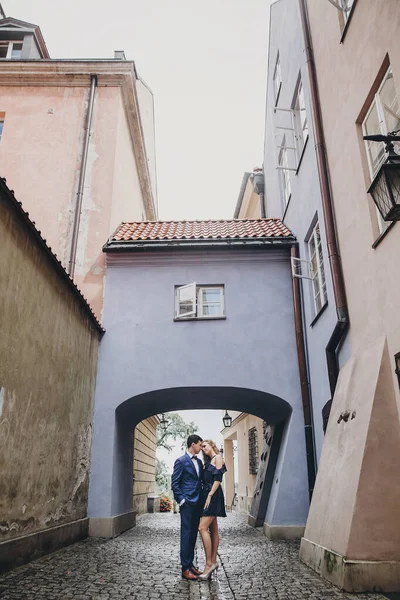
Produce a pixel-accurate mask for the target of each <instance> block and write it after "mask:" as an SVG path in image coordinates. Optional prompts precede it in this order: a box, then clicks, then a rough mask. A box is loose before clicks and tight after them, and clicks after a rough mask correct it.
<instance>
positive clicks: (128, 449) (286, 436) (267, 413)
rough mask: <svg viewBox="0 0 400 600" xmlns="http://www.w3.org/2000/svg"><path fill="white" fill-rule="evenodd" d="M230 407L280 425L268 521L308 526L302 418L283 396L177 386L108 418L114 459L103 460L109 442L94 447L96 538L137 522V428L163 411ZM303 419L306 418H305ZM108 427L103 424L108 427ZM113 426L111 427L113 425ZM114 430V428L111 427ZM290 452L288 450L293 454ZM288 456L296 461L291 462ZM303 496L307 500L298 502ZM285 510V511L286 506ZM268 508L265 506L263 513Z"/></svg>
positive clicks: (132, 403) (92, 495)
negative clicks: (299, 443) (299, 441)
mask: <svg viewBox="0 0 400 600" xmlns="http://www.w3.org/2000/svg"><path fill="white" fill-rule="evenodd" d="M225 408H227V409H229V410H235V411H241V412H247V413H251V414H253V415H255V416H258V417H260V418H261V419H263V420H266V421H267V422H268V423H270V424H271V425H279V426H280V430H281V432H282V435H281V436H280V438H279V445H278V448H277V451H276V453H275V461H274V463H273V465H272V463H271V465H272V466H273V470H274V472H275V467H276V468H277V469H279V473H280V474H279V477H278V478H277V480H276V482H275V480H274V481H273V478H271V477H269V484H270V490H269V494H268V495H267V496H266V498H267V502H268V512H269V519H270V521H271V522H273V521H274V520H275V521H277V523H279V525H284V524H285V523H287V524H289V525H291V526H293V525H301V526H302V525H304V523H305V520H306V516H307V510H308V502H307V477H306V465H305V460H304V455H303V453H298V452H297V453H296V452H295V453H292V451H291V449H293V444H295V443H296V442H295V441H294V439H293V438H297V437H298V436H297V435H296V432H297V430H298V426H297V421H298V417H299V415H298V414H297V413H296V415H295V416H293V408H292V407H291V405H290V404H289V403H288V402H287V401H285V400H284V399H282V398H279V397H278V396H276V395H274V394H270V393H268V392H264V391H260V390H254V389H250V388H241V387H229V386H193V387H172V388H165V389H158V390H152V391H149V392H146V393H142V394H138V395H136V396H133V397H131V398H129V399H127V400H125V401H124V402H122V403H120V404H119V405H118V406H117V407H116V409H115V411H114V412H113V414H108V415H107V417H106V418H107V419H108V420H110V419H112V420H113V423H112V424H113V427H112V436H113V444H112V456H108V457H107V460H102V457H101V455H102V453H103V450H104V447H105V445H106V439H105V438H103V440H99V442H100V443H99V445H95V444H94V446H93V453H92V460H93V463H94V464H93V467H94V468H92V473H91V483H90V499H89V517H90V518H91V527H90V530H91V534H92V535H99V534H101V535H107V536H110V537H112V536H114V535H118V533H121V532H122V531H124V530H125V529H127V528H129V527H131V526H132V525H133V524H134V515H133V511H132V487H133V482H132V473H133V430H134V427H135V426H136V425H137V424H138V423H139V422H141V421H142V420H144V419H146V418H147V417H149V416H151V415H154V414H156V413H161V412H169V411H174V410H185V409H225ZM300 418H301V415H300ZM106 425H107V424H106V423H102V424H101V423H98V424H97V426H98V427H104V431H105V430H106ZM108 425H110V423H108ZM109 429H110V428H109ZM288 449H289V451H288ZM289 455H291V458H290V459H289ZM299 472H302V473H303V476H302V478H299V479H298V487H297V489H296V500H295V501H294V497H293V490H292V486H293V481H292V479H293V476H294V475H295V474H296V473H299ZM298 498H303V501H300V502H299V501H298ZM282 507H284V510H283V513H282V510H281V508H282ZM266 511H267V506H264V513H265V512H266Z"/></svg>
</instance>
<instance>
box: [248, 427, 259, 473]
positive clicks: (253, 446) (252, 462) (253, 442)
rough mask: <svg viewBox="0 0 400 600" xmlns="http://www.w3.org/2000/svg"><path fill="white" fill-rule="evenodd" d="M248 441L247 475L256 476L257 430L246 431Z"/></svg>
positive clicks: (254, 428)
mask: <svg viewBox="0 0 400 600" xmlns="http://www.w3.org/2000/svg"><path fill="white" fill-rule="evenodd" d="M248 440H249V473H250V475H257V470H258V434H257V428H256V427H252V428H251V429H249V431H248Z"/></svg>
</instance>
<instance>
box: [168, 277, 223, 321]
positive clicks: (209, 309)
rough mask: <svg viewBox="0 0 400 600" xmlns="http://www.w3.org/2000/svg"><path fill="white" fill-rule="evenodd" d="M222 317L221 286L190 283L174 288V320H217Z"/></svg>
mask: <svg viewBox="0 0 400 600" xmlns="http://www.w3.org/2000/svg"><path fill="white" fill-rule="evenodd" d="M224 316H225V307H224V286H223V285H196V283H190V284H188V285H181V286H177V287H176V288H175V318H176V319H188V318H190V319H218V318H221V317H224Z"/></svg>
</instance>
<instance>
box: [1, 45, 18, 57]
mask: <svg viewBox="0 0 400 600" xmlns="http://www.w3.org/2000/svg"><path fill="white" fill-rule="evenodd" d="M21 56H22V42H0V58H7V59H14V60H18V59H19V58H21Z"/></svg>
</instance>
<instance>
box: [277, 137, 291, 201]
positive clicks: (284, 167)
mask: <svg viewBox="0 0 400 600" xmlns="http://www.w3.org/2000/svg"><path fill="white" fill-rule="evenodd" d="M277 168H278V169H280V171H281V176H280V179H281V188H282V200H283V203H284V208H286V206H287V205H288V202H289V200H290V196H291V195H292V187H291V183H290V171H291V170H293V169H290V168H289V159H288V148H287V146H286V139H285V136H283V140H282V144H281V146H280V150H279V156H278V166H277Z"/></svg>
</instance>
